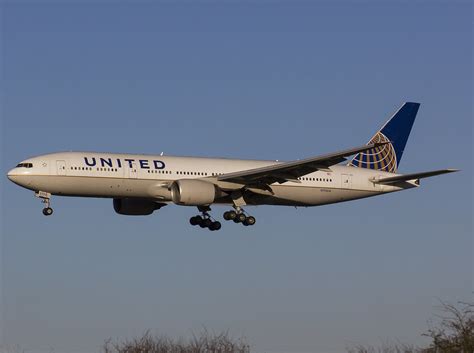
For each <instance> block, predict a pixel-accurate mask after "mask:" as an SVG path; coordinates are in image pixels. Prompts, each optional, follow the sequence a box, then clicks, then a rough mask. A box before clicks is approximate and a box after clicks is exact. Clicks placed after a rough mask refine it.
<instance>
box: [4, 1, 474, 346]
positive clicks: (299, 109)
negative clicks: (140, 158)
mask: <svg viewBox="0 0 474 353" xmlns="http://www.w3.org/2000/svg"><path fill="white" fill-rule="evenodd" d="M0 11H1V16H2V17H1V43H2V53H1V55H0V59H1V63H2V81H1V89H2V104H1V124H2V125H1V126H2V135H1V136H2V173H3V174H5V173H6V172H7V171H8V169H10V168H11V167H12V166H14V165H15V164H16V163H17V162H18V161H20V160H22V159H24V158H26V157H28V156H31V155H38V154H42V153H48V152H53V151H65V150H89V151H112V152H130V153H134V152H137V153H157V154H158V153H160V152H162V151H163V152H164V153H166V154H171V155H198V156H225V157H238V158H257V159H258V158H261V159H280V160H291V159H297V158H303V157H308V156H312V155H317V154H322V153H326V152H331V151H335V150H339V149H343V148H347V147H352V146H358V145H360V144H362V143H365V142H366V141H367V140H368V139H369V138H370V137H371V136H372V134H373V133H374V132H375V131H376V130H377V129H378V128H379V127H380V126H381V125H382V124H383V123H384V122H385V121H386V119H387V118H388V117H389V116H390V115H391V114H392V113H393V112H394V111H395V110H396V109H397V108H398V107H399V106H400V105H401V104H402V103H403V102H404V101H417V102H421V104H422V105H421V109H420V111H419V113H418V117H417V120H416V122H415V125H414V127H413V130H412V134H411V137H410V139H409V141H408V144H407V147H406V149H405V153H404V155H403V160H402V163H401V166H400V171H402V172H416V171H423V170H430V169H437V168H445V167H453V168H460V169H462V172H461V173H456V174H452V175H447V176H442V177H438V178H433V179H430V180H426V181H423V183H422V188H420V189H417V190H411V191H407V192H403V193H398V194H392V195H386V196H382V197H379V198H371V199H367V200H360V201H356V202H350V203H345V204H338V205H331V206H325V207H318V208H308V209H301V208H299V209H294V208H279V207H257V208H255V209H251V212H252V214H254V215H255V216H256V217H257V220H258V223H257V225H256V226H255V227H252V228H245V229H244V228H243V227H241V226H235V225H234V224H227V223H226V224H224V227H223V229H222V230H221V231H220V232H212V233H211V232H207V231H201V230H198V229H195V228H192V227H191V226H189V224H188V218H189V217H190V216H192V215H194V214H195V210H194V209H192V208H184V207H179V206H172V207H166V208H164V209H162V210H160V211H159V212H157V213H156V214H154V215H153V216H151V217H138V218H133V217H123V216H119V215H116V214H115V213H114V211H113V208H112V202H111V200H97V199H73V198H59V197H58V198H54V199H53V207H54V208H55V214H54V216H53V217H49V218H45V217H44V216H42V214H41V208H42V207H41V205H40V202H39V201H38V200H37V199H35V198H34V197H33V194H32V192H30V191H27V190H24V189H20V188H18V187H17V186H15V185H14V184H12V183H10V182H9V181H8V180H7V179H6V178H5V177H3V178H2V191H1V192H2V198H1V199H2V228H1V229H2V234H1V235H2V237H1V247H2V259H1V260H2V262H1V272H2V281H1V289H2V309H1V315H2V316H1V319H2V320H1V321H2V325H1V329H2V334H1V336H0V337H1V340H2V341H3V342H4V343H7V344H20V345H21V346H22V347H23V348H24V349H25V350H26V351H28V352H44V351H48V352H49V351H50V348H51V347H54V349H55V351H58V352H59V351H60V352H71V353H78V352H97V351H99V347H100V345H101V344H102V343H103V342H104V340H105V339H107V338H109V337H112V338H121V337H131V336H133V335H136V334H140V333H143V332H144V331H145V330H147V329H150V330H151V332H156V333H163V334H169V335H171V336H180V335H181V336H189V335H190V334H192V332H199V331H200V330H201V328H202V327H203V326H205V327H207V328H208V329H210V330H215V331H220V330H226V329H229V330H230V331H231V333H232V334H233V335H235V336H240V335H244V336H245V337H247V339H248V341H249V342H250V343H251V345H252V347H253V348H254V350H255V351H256V352H270V353H273V352H274V353H278V352H297V353H300V352H301V353H303V352H318V353H333V352H341V351H343V350H344V348H345V347H346V346H348V345H351V344H354V343H375V344H376V343H378V342H381V341H383V340H385V339H388V338H394V339H399V340H401V341H403V342H408V343H415V344H420V343H423V342H426V341H425V339H424V338H422V337H421V336H420V335H421V333H423V331H424V330H425V329H426V328H427V320H428V319H429V318H431V317H432V315H433V314H434V313H435V311H436V305H437V304H438V298H440V299H443V300H447V301H457V300H469V299H471V298H472V291H473V286H472V284H473V283H472V282H473V262H472V253H473V242H472V230H473V229H472V211H473V210H472V149H473V145H472V116H473V115H472V97H473V92H472V39H473V38H472V5H471V4H470V2H460V1H449V2H448V1H438V2H430V3H428V2H397V1H394V2H370V1H364V2H356V1H348V2H342V1H338V2H320V1H314V2H310V1H305V2H298V1H297V2H290V1H275V2H272V1H262V2H257V1H246V2H213V1H198V2H173V3H172V2H152V1H134V2H132V1H122V2H120V3H119V2H113V1H84V2H79V1H64V2H53V1H51V2H44V1H37V2H34V3H33V2H27V1H18V2H13V1H6V2H5V1H4V2H2V5H0ZM225 210H226V208H223V207H215V210H214V213H215V215H216V216H219V217H220V216H221V214H222V212H224V211H225Z"/></svg>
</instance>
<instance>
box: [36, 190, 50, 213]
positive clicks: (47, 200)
mask: <svg viewBox="0 0 474 353" xmlns="http://www.w3.org/2000/svg"><path fill="white" fill-rule="evenodd" d="M35 196H36V197H38V198H40V199H41V202H42V203H44V205H45V207H44V208H43V214H44V215H45V216H51V215H52V214H53V209H52V208H51V194H50V193H49V192H44V191H37V192H35Z"/></svg>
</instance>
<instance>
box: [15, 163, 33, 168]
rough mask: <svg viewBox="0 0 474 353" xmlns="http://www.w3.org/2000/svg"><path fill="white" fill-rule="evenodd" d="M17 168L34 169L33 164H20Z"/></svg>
mask: <svg viewBox="0 0 474 353" xmlns="http://www.w3.org/2000/svg"><path fill="white" fill-rule="evenodd" d="M16 167H17V168H33V163H20V164H18V165H17V166H16Z"/></svg>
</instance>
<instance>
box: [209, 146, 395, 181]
mask: <svg viewBox="0 0 474 353" xmlns="http://www.w3.org/2000/svg"><path fill="white" fill-rule="evenodd" d="M387 143H389V142H382V143H373V144H370V145H364V146H361V147H356V148H351V149H347V150H344V151H340V152H336V153H330V154H326V155H322V156H317V157H310V158H306V159H302V160H298V161H292V162H285V163H278V164H274V165H270V166H267V167H261V168H255V169H248V170H243V171H238V172H234V173H227V174H223V175H220V176H219V177H217V180H218V181H227V182H232V183H237V184H243V185H270V184H273V183H276V182H278V183H280V184H281V183H285V182H287V181H296V182H299V181H298V177H300V176H303V175H306V174H309V173H312V172H315V171H317V170H328V169H329V167H330V166H332V165H335V164H338V163H341V162H343V161H345V160H346V158H345V157H349V156H352V155H354V154H356V153H360V152H366V151H368V150H370V149H372V148H375V147H379V146H382V145H385V144H387Z"/></svg>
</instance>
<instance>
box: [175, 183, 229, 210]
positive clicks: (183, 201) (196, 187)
mask: <svg viewBox="0 0 474 353" xmlns="http://www.w3.org/2000/svg"><path fill="white" fill-rule="evenodd" d="M220 193H221V192H220V190H219V189H218V188H217V187H216V186H215V185H214V184H212V183H209V182H207V181H203V180H192V179H183V180H176V181H175V182H174V183H173V184H172V185H171V199H172V200H173V202H174V203H175V204H178V205H185V206H204V205H210V204H211V203H213V202H214V200H215V199H216V198H217V197H219V196H220Z"/></svg>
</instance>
